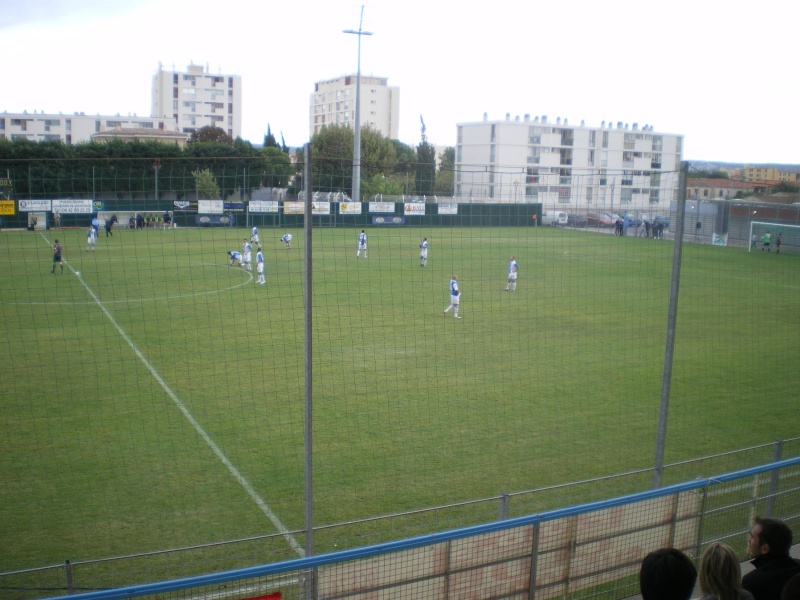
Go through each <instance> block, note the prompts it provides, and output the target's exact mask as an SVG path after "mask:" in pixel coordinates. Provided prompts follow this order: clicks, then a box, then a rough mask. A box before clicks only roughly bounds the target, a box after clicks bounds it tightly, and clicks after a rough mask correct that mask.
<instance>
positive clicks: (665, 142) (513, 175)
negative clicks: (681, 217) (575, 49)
mask: <svg viewBox="0 0 800 600" xmlns="http://www.w3.org/2000/svg"><path fill="white" fill-rule="evenodd" d="M457 136H458V137H457V143H456V159H455V175H454V176H455V187H454V189H455V196H456V199H457V200H459V201H461V202H525V203H541V204H542V205H543V206H544V208H545V209H547V208H557V209H559V210H565V211H567V212H570V211H571V210H595V211H608V210H611V211H612V212H613V211H614V210H619V211H625V212H628V211H631V212H635V211H642V210H647V211H650V210H658V209H661V210H669V206H670V202H671V201H672V200H675V199H677V197H678V193H679V177H678V173H679V171H680V166H681V154H682V147H683V136H682V135H675V134H668V133H657V132H655V131H654V130H653V127H652V126H649V125H645V126H643V127H641V128H640V127H639V125H638V124H636V123H634V124H633V125H632V126H630V127H629V126H628V125H627V124H623V123H621V122H619V123H617V124H616V125H614V124H612V123H610V122H609V123H608V124H606V123H605V121H604V122H603V124H602V125H601V126H600V127H588V126H585V125H584V124H583V122H581V124H580V125H570V124H569V123H568V120H567V119H564V120H563V123H562V120H561V118H560V117H559V118H558V119H557V120H556V122H555V123H553V122H550V121H548V118H547V117H546V116H543V117H541V118H540V117H535V118H534V119H533V120H531V118H530V116H529V115H525V117H524V118H523V119H522V120H520V118H519V117H516V118H514V119H513V120H512V119H511V117H510V115H506V119H505V120H504V121H489V120H488V118H487V116H486V115H484V119H483V121H481V122H477V123H460V124H458V125H457Z"/></svg>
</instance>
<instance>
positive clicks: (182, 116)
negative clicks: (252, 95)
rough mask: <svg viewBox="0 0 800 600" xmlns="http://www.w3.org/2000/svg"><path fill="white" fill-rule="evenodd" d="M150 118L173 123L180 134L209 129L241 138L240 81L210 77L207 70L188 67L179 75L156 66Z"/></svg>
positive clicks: (220, 75) (228, 77) (237, 78)
mask: <svg viewBox="0 0 800 600" xmlns="http://www.w3.org/2000/svg"><path fill="white" fill-rule="evenodd" d="M150 114H151V115H153V116H158V117H162V118H170V119H173V120H174V121H175V122H177V124H178V128H179V131H181V132H183V133H192V132H194V131H197V130H198V129H200V128H201V127H205V126H207V125H210V126H212V127H219V128H220V129H222V130H223V131H224V132H225V133H227V134H228V135H229V136H231V137H232V138H233V139H236V138H237V137H241V135H242V78H241V76H239V75H223V74H217V75H212V74H211V73H209V72H208V66H206V67H205V68H204V67H203V66H202V65H194V64H191V65H189V66H188V67H187V68H186V72H180V71H165V70H164V69H163V67H162V66H161V64H159V65H158V71H157V72H156V74H155V75H153V96H152V107H151V110H150Z"/></svg>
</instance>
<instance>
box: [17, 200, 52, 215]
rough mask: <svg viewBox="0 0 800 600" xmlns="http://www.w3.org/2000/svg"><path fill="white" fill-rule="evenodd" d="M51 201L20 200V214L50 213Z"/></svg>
mask: <svg viewBox="0 0 800 600" xmlns="http://www.w3.org/2000/svg"><path fill="white" fill-rule="evenodd" d="M50 202H51V201H50V200H20V201H19V204H18V206H19V212H50Z"/></svg>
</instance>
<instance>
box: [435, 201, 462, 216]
mask: <svg viewBox="0 0 800 600" xmlns="http://www.w3.org/2000/svg"><path fill="white" fill-rule="evenodd" d="M439 214H440V215H457V214H458V204H456V203H454V202H451V203H449V204H447V203H445V204H439Z"/></svg>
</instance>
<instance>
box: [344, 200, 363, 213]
mask: <svg viewBox="0 0 800 600" xmlns="http://www.w3.org/2000/svg"><path fill="white" fill-rule="evenodd" d="M339 214H340V215H360V214H361V202H341V203H340V204H339Z"/></svg>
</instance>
